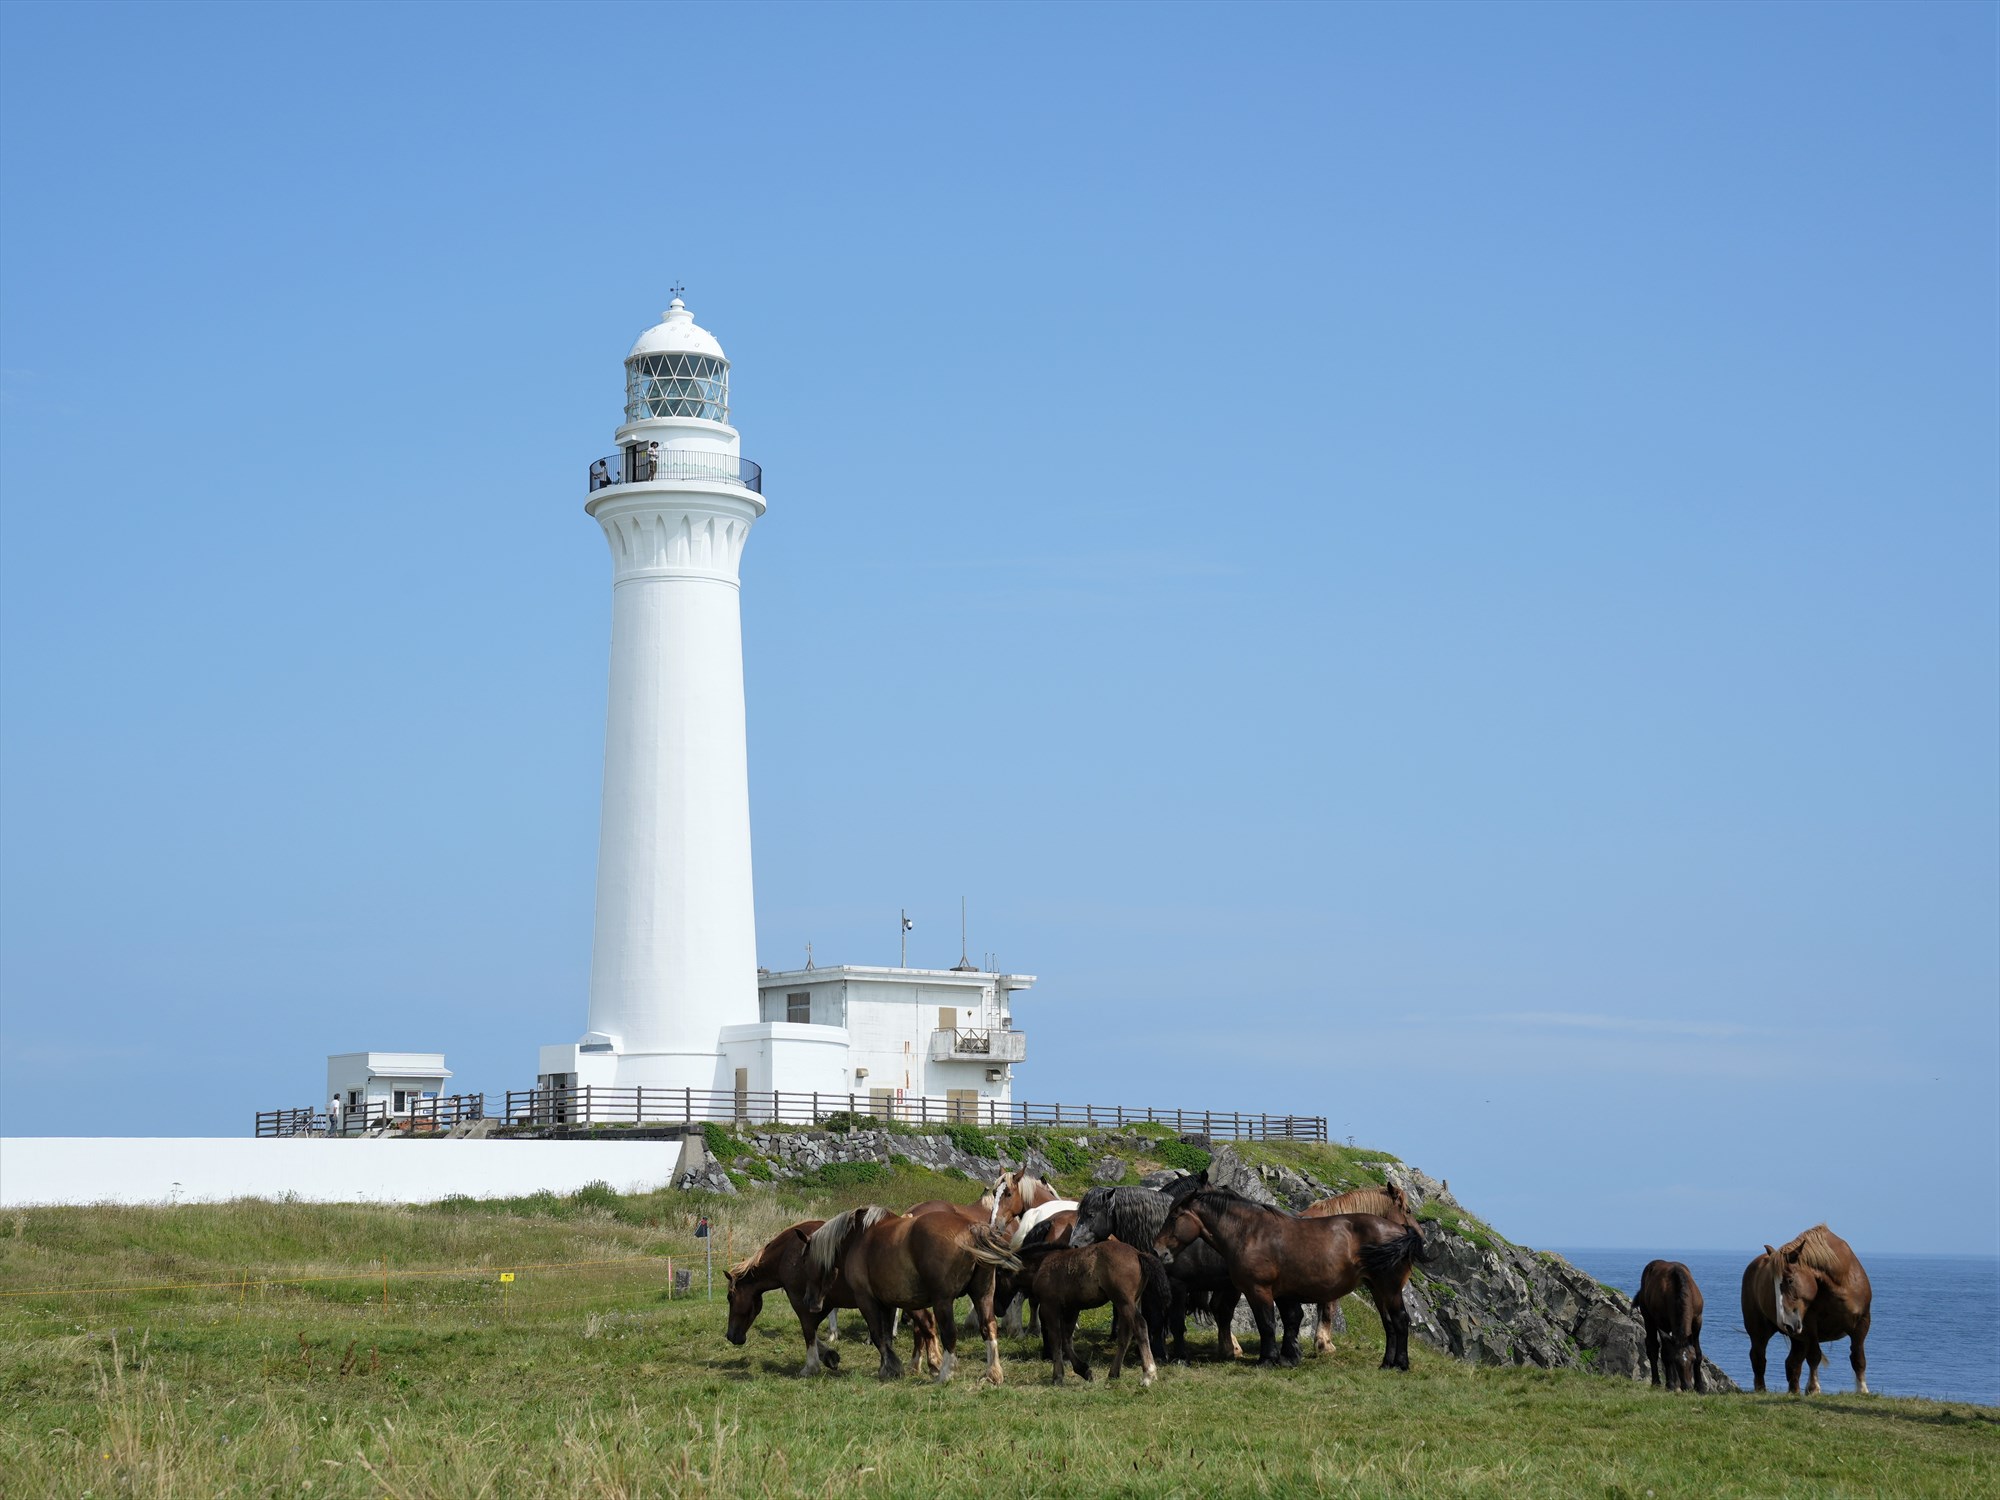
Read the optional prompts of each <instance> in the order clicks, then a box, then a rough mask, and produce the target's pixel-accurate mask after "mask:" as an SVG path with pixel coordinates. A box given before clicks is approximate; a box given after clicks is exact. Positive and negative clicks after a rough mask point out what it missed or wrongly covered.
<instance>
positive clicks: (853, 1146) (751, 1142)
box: [742, 1130, 1050, 1183]
mask: <svg viewBox="0 0 2000 1500" xmlns="http://www.w3.org/2000/svg"><path fill="white" fill-rule="evenodd" d="M742 1139H743V1141H744V1144H746V1145H748V1146H749V1147H750V1148H751V1150H753V1151H755V1152H756V1153H757V1157H758V1159H759V1160H760V1161H761V1162H762V1164H763V1165H764V1167H765V1168H766V1170H767V1171H768V1173H769V1175H770V1176H771V1177H773V1178H788V1177H803V1176H805V1175H806V1174H808V1173H810V1172H816V1171H818V1170H819V1169H820V1168H822V1167H825V1166H829V1165H831V1164H832V1163H834V1162H877V1163H880V1164H881V1165H883V1166H887V1165H889V1163H890V1161H891V1159H892V1158H894V1157H902V1158H903V1159H904V1160H906V1161H911V1162H914V1163H915V1164H916V1165H918V1166H920V1167H928V1168H930V1169H931V1170H932V1171H933V1172H957V1173H960V1174H962V1175H964V1176H966V1177H970V1178H972V1179H973V1180H974V1181H975V1182H982V1183H986V1182H991V1181H992V1180H993V1179H994V1178H995V1177H997V1176H999V1174H1000V1170H1001V1168H1002V1167H1003V1166H1019V1165H1020V1163H1018V1162H1006V1163H1003V1162H1002V1161H1000V1160H999V1159H998V1158H997V1157H990V1156H975V1155H973V1154H972V1153H971V1152H969V1151H965V1150H962V1149H960V1147H959V1146H958V1145H957V1144H956V1143H955V1142H954V1141H953V1140H952V1139H951V1137H950V1136H945V1135H899V1134H892V1133H891V1132H889V1131H886V1130H849V1131H840V1132H836V1131H831V1130H751V1131H746V1132H744V1133H743V1137H742ZM1028 1163H1029V1166H1030V1167H1031V1168H1034V1169H1037V1170H1039V1171H1041V1172H1044V1173H1047V1172H1048V1171H1049V1170H1050V1168H1049V1164H1048V1163H1047V1162H1046V1161H1044V1160H1043V1159H1042V1158H1041V1156H1040V1155H1039V1154H1038V1153H1037V1152H1034V1151H1030V1152H1029V1153H1028Z"/></svg>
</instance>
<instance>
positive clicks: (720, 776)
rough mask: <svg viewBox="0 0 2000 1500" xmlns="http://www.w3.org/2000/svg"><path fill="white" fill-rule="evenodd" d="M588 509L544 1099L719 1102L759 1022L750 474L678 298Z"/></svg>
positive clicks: (643, 361)
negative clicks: (565, 875)
mask: <svg viewBox="0 0 2000 1500" xmlns="http://www.w3.org/2000/svg"><path fill="white" fill-rule="evenodd" d="M589 483H590V490H589V497H588V500H587V501H586V503H585V506H584V509H585V510H586V511H587V512H588V513H589V514H590V515H591V517H592V518H593V519H595V520H596V522H597V524H598V525H599V526H600V527H602V528H603V530H604V536H605V540H606V542H607V543H608V544H609V546H610V551H611V568H612V578H611V699H610V711H609V717H608V722H607V724H606V729H605V740H604V809H603V824H602V831H601V835H600V840H599V844H598V856H597V926H596V934H595V940H594V945H593V948H592V951H591V968H590V1015H589V1023H588V1026H589V1029H588V1030H587V1031H586V1032H585V1034H584V1036H583V1037H582V1038H581V1039H580V1040H579V1041H578V1042H576V1043H575V1044H573V1045H565V1046H560V1047H544V1048H543V1049H542V1056H541V1067H540V1069H539V1071H540V1073H541V1075H542V1079H543V1082H544V1083H545V1084H556V1085H558V1086H560V1085H563V1084H567V1085H571V1086H574V1085H576V1084H579V1083H582V1084H617V1085H634V1084H638V1085H644V1086H646V1087H648V1088H651V1087H654V1086H665V1087H671V1088H692V1089H698V1090H708V1089H717V1088H722V1087H726V1086H727V1082H726V1080H725V1078H724V1076H723V1062H724V1059H723V1054H722V1047H721V1041H720V1036H721V1032H722V1029H723V1028H724V1027H729V1026H736V1025H741V1024H744V1023H751V1022H755V1021H756V1020H757V1013H758V997H757V942H756V918H755V912H754V907H753V901H752V893H751V884H750V787H749V772H748V766H747V763H746V758H745V747H744V726H743V638H742V618H741V610H740V608H739V603H738V587H739V585H738V578H737V566H738V564H739V563H740V562H741V560H742V557H743V545H744V543H745V542H746V541H748V540H749V537H750V528H751V526H752V525H753V524H755V522H756V520H757V518H758V517H759V516H761V515H763V514H764V497H763V493H762V491H763V475H762V472H761V471H760V470H759V469H758V467H757V465H755V464H753V463H750V462H748V461H747V460H745V459H744V458H743V457H742V456H741V454H740V451H739V446H738V439H737V434H736V429H735V428H734V427H732V426H730V425H729V360H728V359H727V358H726V357H725V356H724V354H723V352H722V346H721V345H720V344H719V343H717V342H716V340H715V337H714V335H712V334H710V333H709V332H708V331H707V330H705V329H703V328H702V327H700V326H699V325H698V324H696V322H695V321H694V318H693V316H692V315H691V314H690V313H689V312H688V310H687V308H686V307H685V306H684V305H683V304H682V302H681V300H680V297H679V296H678V294H677V295H676V296H675V298H674V301H673V305H672V306H671V307H669V308H668V309H667V311H666V312H665V313H664V314H663V315H662V317H661V321H660V322H659V323H657V324H656V325H654V326H653V327H651V328H649V329H647V330H646V331H645V332H644V333H642V334H641V335H640V336H639V341H638V342H637V343H636V344H634V345H633V346H632V352H631V353H630V354H629V355H627V356H626V358H625V422H624V425H623V426H621V427H620V428H619V429H618V452H617V453H616V454H615V455H611V456H608V457H606V458H603V459H599V460H598V461H597V462H596V463H594V464H592V465H591V467H590V481H589Z"/></svg>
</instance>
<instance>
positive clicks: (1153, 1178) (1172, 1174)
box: [1139, 1167, 1187, 1191]
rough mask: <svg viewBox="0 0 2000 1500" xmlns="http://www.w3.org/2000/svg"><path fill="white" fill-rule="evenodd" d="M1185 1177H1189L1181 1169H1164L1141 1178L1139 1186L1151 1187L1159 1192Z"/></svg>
mask: <svg viewBox="0 0 2000 1500" xmlns="http://www.w3.org/2000/svg"><path fill="white" fill-rule="evenodd" d="M1185 1176H1187V1173H1185V1172H1183V1171H1182V1170H1181V1169H1180V1168H1179V1167H1162V1168H1161V1169H1160V1170H1159V1171H1157V1172H1148V1173H1147V1174H1146V1175H1145V1176H1144V1177H1141V1178H1140V1179H1139V1184H1140V1186H1141V1187H1149V1188H1152V1189H1154V1190H1155V1191H1157V1190H1158V1189H1160V1188H1163V1187H1165V1186H1166V1185H1167V1184H1168V1183H1170V1182H1176V1181H1178V1180H1179V1179H1181V1178H1183V1177H1185Z"/></svg>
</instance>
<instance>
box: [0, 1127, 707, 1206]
mask: <svg viewBox="0 0 2000 1500" xmlns="http://www.w3.org/2000/svg"><path fill="white" fill-rule="evenodd" d="M680 1157H681V1143H680V1142H679V1141H404V1140H379V1141H360V1140H315V1139H304V1140H275V1141H272V1140H264V1141H260V1140H245V1139H241V1138H222V1139H186V1138H183V1139H172V1138H162V1139H137V1138H129V1137H127V1138H104V1137H96V1136H13V1137H9V1138H7V1139H0V1207H7V1208H16V1207H23V1206H26V1205H28V1204H37V1203H42V1204H48V1203H166V1202H170V1201H178V1202H181V1203H219V1202H224V1201H227V1200H228V1199H231V1198H280V1197H283V1196H284V1195H285V1194H286V1193H294V1194H296V1195H297V1196H298V1197H300V1198H302V1199H305V1200H306V1201H308V1202H311V1203H432V1202H435V1201H436V1200H438V1199H440V1198H447V1197H450V1196H451V1195H452V1194H454V1193H464V1194H466V1195H467V1196H468V1197H473V1198H503V1197H504V1198H515V1197H520V1196H522V1195H523V1194H527V1193H536V1192H540V1191H542V1190H543V1189H545V1188H546V1189H547V1190H548V1191H550V1192H552V1193H571V1192H575V1191H576V1189H578V1188H580V1187H583V1186H585V1185H586V1184H588V1183H592V1182H605V1183H609V1184H610V1185H611V1186H612V1187H613V1188H614V1189H616V1190H617V1191H618V1192H621V1193H637V1192H650V1191H651V1190H653V1189H654V1188H662V1187H665V1186H667V1185H668V1184H669V1183H670V1182H672V1180H673V1175H674V1168H675V1167H676V1166H678V1165H679V1163H680ZM176 1183H178V1184H179V1190H178V1191H176V1190H175V1184H176Z"/></svg>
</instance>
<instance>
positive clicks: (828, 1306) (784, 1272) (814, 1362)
mask: <svg viewBox="0 0 2000 1500" xmlns="http://www.w3.org/2000/svg"><path fill="white" fill-rule="evenodd" d="M824 1222H825V1220H823V1219H803V1220H801V1221H800V1222H798V1223H797V1224H793V1225H791V1226H790V1227H788V1228H785V1229H781V1230H779V1231H778V1232H777V1233H776V1234H774V1235H772V1236H771V1238H770V1239H769V1240H768V1241H767V1242H766V1243H765V1245H764V1248H763V1249H761V1250H759V1251H758V1252H757V1253H756V1254H755V1255H751V1256H747V1257H745V1258H744V1259H742V1260H739V1261H738V1262H737V1263H736V1264H735V1265H733V1266H731V1267H730V1268H729V1269H728V1271H726V1272H725V1273H724V1275H723V1279H724V1282H725V1284H726V1285H727V1287H728V1298H729V1322H728V1324H727V1325H726V1326H725V1327H724V1328H723V1330H722V1336H723V1337H724V1338H726V1339H728V1340H729V1342H730V1343H732V1344H736V1345H739V1346H740V1345H741V1344H742V1343H743V1342H744V1341H745V1340H746V1339H747V1338H748V1337H749V1336H750V1325H751V1324H752V1323H754V1322H756V1321H757V1314H758V1313H760V1312H762V1311H763V1310H764V1294H765V1293H766V1292H775V1291H782V1292H783V1293H784V1294H785V1297H786V1300H788V1301H789V1302H790V1303H791V1304H792V1312H793V1313H794V1314H795V1315H796V1316H797V1317H798V1320H799V1332H800V1333H802V1334H804V1335H805V1341H806V1363H805V1368H804V1369H802V1370H800V1371H799V1373H800V1374H801V1375H817V1374H819V1373H820V1371H821V1370H823V1369H825V1370H833V1369H838V1368H839V1367H840V1356H839V1354H837V1353H835V1352H834V1351H833V1350H832V1349H829V1348H828V1347H827V1346H826V1345H825V1343H824V1342H822V1341H821V1339H820V1336H819V1327H820V1322H821V1320H822V1319H824V1318H825V1317H826V1315H827V1314H828V1313H830V1312H831V1311H833V1309H835V1308H837V1307H854V1306H856V1305H857V1304H856V1303H855V1301H854V1294H853V1293H852V1292H850V1291H849V1290H848V1289H847V1283H846V1282H844V1281H842V1280H841V1279H840V1278H839V1277H838V1276H835V1277H834V1279H833V1285H832V1286H831V1287H829V1288H828V1289H827V1292H826V1295H825V1297H824V1299H823V1300H822V1302H821V1305H820V1306H819V1307H818V1309H817V1310H815V1311H812V1312H808V1311H807V1310H806V1300H807V1293H808V1290H809V1287H810V1282H811V1280H812V1274H811V1268H810V1265H809V1264H808V1261H807V1256H806V1246H807V1244H808V1242H809V1241H810V1240H811V1238H812V1233H813V1231H814V1230H816V1229H818V1228H819V1227H820V1225H821V1224H823V1223H824ZM910 1337H911V1340H912V1342H913V1344H914V1345H915V1347H914V1349H913V1350H912V1354H911V1357H912V1358H913V1359H915V1360H916V1361H917V1363H918V1365H919V1366H922V1365H929V1366H930V1367H931V1368H932V1369H933V1370H935V1369H937V1368H938V1366H939V1364H940V1363H942V1361H941V1359H940V1357H939V1354H938V1340H937V1332H936V1330H935V1329H934V1328H932V1326H931V1315H930V1314H929V1313H927V1312H923V1311H916V1312H912V1313H911V1314H910Z"/></svg>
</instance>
